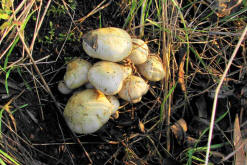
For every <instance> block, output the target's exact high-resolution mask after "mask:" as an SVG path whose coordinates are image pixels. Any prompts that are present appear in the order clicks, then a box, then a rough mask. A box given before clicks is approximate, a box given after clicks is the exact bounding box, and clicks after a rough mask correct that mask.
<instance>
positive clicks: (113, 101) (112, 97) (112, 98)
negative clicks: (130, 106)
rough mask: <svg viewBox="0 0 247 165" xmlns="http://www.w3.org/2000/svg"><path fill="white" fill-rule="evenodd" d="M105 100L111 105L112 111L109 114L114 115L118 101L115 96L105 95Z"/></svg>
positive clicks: (118, 104)
mask: <svg viewBox="0 0 247 165" xmlns="http://www.w3.org/2000/svg"><path fill="white" fill-rule="evenodd" d="M106 98H107V99H108V100H109V101H110V103H111V104H112V105H113V109H112V111H111V114H112V115H113V114H115V113H116V111H117V110H118V108H119V106H120V103H119V100H118V99H117V97H116V96H112V95H107V96H106Z"/></svg>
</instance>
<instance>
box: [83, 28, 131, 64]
mask: <svg viewBox="0 0 247 165" xmlns="http://www.w3.org/2000/svg"><path fill="white" fill-rule="evenodd" d="M82 45H83V49H84V50H85V52H86V53H87V54H88V55H89V56H91V57H93V58H98V59H102V60H106V61H112V62H119V61H122V60H123V59H124V58H126V57H127V56H128V55H129V54H130V52H131V49H132V40H131V37H130V35H129V34H128V33H127V32H126V31H125V30H123V29H120V28H115V27H108V28H100V29H96V30H92V31H90V32H88V33H86V34H85V35H84V36H83V43H82Z"/></svg>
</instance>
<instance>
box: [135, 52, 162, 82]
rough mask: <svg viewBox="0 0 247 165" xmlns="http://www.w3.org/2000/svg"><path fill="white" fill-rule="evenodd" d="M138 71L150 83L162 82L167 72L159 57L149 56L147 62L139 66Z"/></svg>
mask: <svg viewBox="0 0 247 165" xmlns="http://www.w3.org/2000/svg"><path fill="white" fill-rule="evenodd" d="M137 68H138V71H139V72H140V73H141V74H142V75H143V76H144V77H145V78H146V79H148V80H150V81H160V80H161V79H163V78H164V77H165V70H164V67H163V64H162V61H161V59H160V58H159V57H158V56H154V55H152V56H148V58H147V61H146V62H145V63H143V64H140V65H137Z"/></svg>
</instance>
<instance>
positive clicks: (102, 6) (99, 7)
mask: <svg viewBox="0 0 247 165" xmlns="http://www.w3.org/2000/svg"><path fill="white" fill-rule="evenodd" d="M105 2H106V0H104V1H102V2H101V3H100V4H99V5H98V6H97V7H96V8H94V9H93V10H92V11H91V12H90V13H88V14H87V15H86V16H85V17H82V18H80V19H79V20H77V21H76V22H79V23H82V22H84V21H85V20H86V19H87V18H88V17H90V16H92V15H94V14H95V13H97V12H99V11H100V10H103V9H104V8H106V7H107V6H109V5H110V4H111V2H112V0H110V1H109V2H108V3H106V4H105V5H103V4H104V3H105Z"/></svg>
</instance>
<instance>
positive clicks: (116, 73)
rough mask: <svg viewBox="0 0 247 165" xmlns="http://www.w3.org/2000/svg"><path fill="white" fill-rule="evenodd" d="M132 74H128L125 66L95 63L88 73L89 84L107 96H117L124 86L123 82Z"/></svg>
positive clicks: (102, 62)
mask: <svg viewBox="0 0 247 165" xmlns="http://www.w3.org/2000/svg"><path fill="white" fill-rule="evenodd" d="M128 74H130V72H129V71H128V73H126V69H125V67H124V66H122V65H120V64H117V63H113V62H109V61H100V62H97V63H95V64H94V65H93V66H92V67H91V68H90V69H89V72H88V80H89V82H90V83H91V84H92V85H93V86H94V87H95V88H96V89H98V90H100V91H102V92H103V93H104V94H106V95H114V94H117V93H118V92H119V91H120V89H121V88H122V85H123V80H124V79H125V78H126V77H127V75H128Z"/></svg>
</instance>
